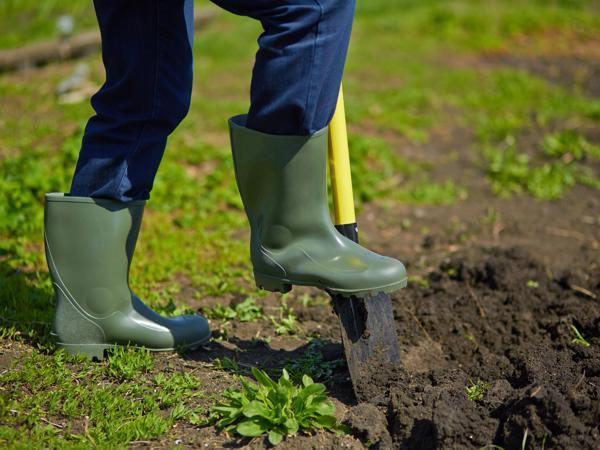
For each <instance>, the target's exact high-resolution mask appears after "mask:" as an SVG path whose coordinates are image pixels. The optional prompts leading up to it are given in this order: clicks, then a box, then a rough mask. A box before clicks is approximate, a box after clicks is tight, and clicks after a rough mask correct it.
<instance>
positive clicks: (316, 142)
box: [213, 0, 407, 296]
mask: <svg viewBox="0 0 600 450" xmlns="http://www.w3.org/2000/svg"><path fill="white" fill-rule="evenodd" d="M213 1H214V2H215V3H217V4H219V5H221V6H224V7H226V8H227V9H230V10H231V11H232V12H235V13H237V14H243V15H248V16H251V17H254V18H256V19H258V20H260V21H261V23H262V24H263V27H264V29H265V31H264V33H263V34H262V35H261V37H260V38H259V47H260V49H259V51H258V53H257V56H256V64H255V67H254V74H253V75H254V76H253V79H252V95H251V106H250V110H249V113H248V115H247V116H238V117H233V118H232V119H230V121H229V125H230V135H231V144H232V150H233V160H234V166H235V175H236V180H237V184H238V188H239V191H240V194H241V197H242V201H243V203H244V208H245V210H246V214H247V216H248V221H249V222H250V229H251V238H250V257H251V260H252V265H253V269H254V279H255V281H256V284H257V286H259V287H261V288H263V289H267V290H270V291H281V292H287V291H289V290H290V289H291V286H292V285H306V286H316V287H319V288H321V289H324V290H326V291H328V292H330V293H335V294H339V295H344V296H352V295H357V296H367V295H371V294H373V293H377V292H391V291H395V290H397V289H401V288H402V287H404V286H405V285H406V279H407V278H406V269H405V267H404V265H403V264H402V263H401V262H400V261H397V260H395V259H392V258H387V257H384V256H381V255H378V254H376V253H373V252H370V251H369V250H367V249H365V248H363V247H361V246H360V245H358V244H357V243H355V242H353V241H351V240H350V239H347V238H345V237H344V236H342V235H341V234H340V233H339V232H338V231H337V230H336V229H335V228H334V226H333V223H332V222H331V216H330V213H329V209H328V203H327V187H326V186H327V182H326V161H327V125H328V124H329V121H330V120H331V118H332V116H333V113H334V111H335V107H336V100H337V97H338V93H339V89H340V82H341V78H342V72H343V68H344V62H345V58H346V52H347V48H348V40H349V37H350V30H351V26H352V19H353V13H354V1H353V0H213Z"/></svg>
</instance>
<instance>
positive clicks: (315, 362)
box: [183, 337, 356, 405]
mask: <svg viewBox="0 0 600 450" xmlns="http://www.w3.org/2000/svg"><path fill="white" fill-rule="evenodd" d="M315 341H317V342H318V344H319V345H318V346H315ZM228 342H229V343H231V344H233V345H235V347H236V349H232V348H229V347H226V346H225V345H223V344H222V343H220V342H216V341H210V342H209V343H208V344H206V345H205V346H203V347H202V348H200V349H198V350H196V351H193V352H187V353H185V354H184V355H183V357H184V358H186V359H189V360H193V361H200V362H204V363H210V364H214V363H215V362H216V360H217V359H218V360H219V361H220V362H221V364H222V363H223V362H224V361H225V360H226V359H227V360H229V361H233V362H234V363H235V366H237V368H236V367H230V366H229V365H228V366H227V367H223V370H226V371H229V372H232V373H239V374H241V375H250V369H251V368H252V367H256V368H259V369H261V370H264V371H265V372H267V373H268V374H269V375H270V376H272V377H274V378H279V376H280V375H281V372H282V369H284V368H286V369H287V370H288V372H290V373H291V376H292V378H294V376H295V375H296V374H295V372H296V373H297V374H299V377H298V380H296V381H300V376H301V374H307V375H309V376H311V378H313V379H314V381H316V382H319V383H323V384H325V385H326V386H327V390H328V393H329V395H330V396H331V397H333V398H336V399H337V400H339V401H340V402H342V403H344V404H346V405H354V404H356V400H355V398H354V394H353V391H352V384H351V382H350V375H349V372H348V367H347V365H346V361H345V359H344V352H343V347H342V345H341V344H340V343H335V342H332V341H329V340H313V341H311V342H307V343H304V344H302V345H301V346H299V347H297V348H295V349H293V350H285V349H274V348H272V347H271V346H270V345H269V344H268V343H267V342H265V341H259V340H245V339H239V338H236V337H230V338H229V339H228Z"/></svg>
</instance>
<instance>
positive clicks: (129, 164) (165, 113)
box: [71, 0, 355, 201]
mask: <svg viewBox="0 0 600 450" xmlns="http://www.w3.org/2000/svg"><path fill="white" fill-rule="evenodd" d="M354 1H355V0H213V2H214V3H216V4H218V5H219V6H221V7H223V8H225V9H227V10H229V11H231V12H233V13H235V14H239V15H244V16H249V17H252V18H254V19H257V20H259V21H260V22H261V24H262V26H263V29H264V32H263V33H262V34H261V36H260V37H259V39H258V43H259V50H258V52H257V55H256V62H255V66H254V71H253V77H252V86H251V101H250V109H249V111H248V121H247V125H248V127H250V128H253V129H256V130H259V131H262V132H265V133H270V134H291V135H299V134H300V135H310V134H313V133H314V132H316V131H317V130H320V129H321V128H323V127H325V126H326V125H327V124H328V123H329V121H330V120H331V117H332V115H333V112H334V109H335V104H336V100H337V95H338V89H339V84H340V81H341V78H342V72H343V68H344V63H345V59H346V53H347V49H348V42H349V38H350V32H351V28H352V19H353V15H354ZM94 6H95V8H96V14H97V17H98V23H99V25H100V31H101V34H102V57H103V61H104V65H105V68H106V82H105V83H104V85H103V86H102V87H101V88H100V90H99V91H98V93H96V94H95V95H94V96H93V97H92V106H93V108H94V110H95V111H96V115H95V116H93V117H92V118H91V119H90V120H89V122H88V124H87V127H86V130H85V134H84V138H83V143H82V148H81V152H80V155H79V161H78V162H77V168H76V170H75V175H74V177H73V183H72V186H71V194H72V195H79V196H90V197H104V198H111V199H114V200H117V201H129V200H137V199H147V198H148V197H149V194H150V190H151V189H152V184H153V181H154V176H155V174H156V171H157V169H158V166H159V164H160V160H161V158H162V155H163V152H164V149H165V145H166V140H167V137H168V135H169V134H170V133H171V132H172V131H173V130H174V129H175V128H176V127H177V125H178V124H179V122H180V121H181V120H182V119H183V118H184V117H185V115H186V114H187V111H188V109H189V103H190V97H191V87H192V66H193V61H192V37H193V1H192V0H136V1H123V0H95V1H94ZM200 101H202V100H200ZM224 119H225V118H224Z"/></svg>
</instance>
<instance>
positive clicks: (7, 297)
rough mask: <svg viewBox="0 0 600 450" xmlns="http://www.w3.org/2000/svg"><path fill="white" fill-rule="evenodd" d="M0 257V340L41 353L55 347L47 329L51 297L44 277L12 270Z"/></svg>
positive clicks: (49, 285) (51, 309)
mask: <svg viewBox="0 0 600 450" xmlns="http://www.w3.org/2000/svg"><path fill="white" fill-rule="evenodd" d="M10 257H11V255H10V254H4V255H3V254H2V253H0V338H2V339H14V340H20V341H22V342H25V343H26V344H29V345H32V346H34V347H36V348H38V349H40V350H42V351H44V352H49V351H51V350H52V349H53V348H54V346H53V345H52V343H51V341H50V334H49V333H50V327H51V323H52V313H53V309H54V295H53V292H52V286H51V284H50V282H49V280H48V279H47V274H45V273H40V272H27V271H23V270H20V269H15V268H14V267H13V266H12V265H11V264H10Z"/></svg>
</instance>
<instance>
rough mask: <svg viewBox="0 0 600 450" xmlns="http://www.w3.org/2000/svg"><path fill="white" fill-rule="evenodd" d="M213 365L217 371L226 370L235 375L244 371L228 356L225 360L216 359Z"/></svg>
mask: <svg viewBox="0 0 600 450" xmlns="http://www.w3.org/2000/svg"><path fill="white" fill-rule="evenodd" d="M213 365H214V366H215V369H218V370H224V371H226V372H233V373H241V372H242V369H241V368H240V365H239V364H238V362H237V361H236V360H235V359H233V358H230V357H228V356H225V357H224V358H223V359H219V358H217V359H215V361H214V362H213Z"/></svg>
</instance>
